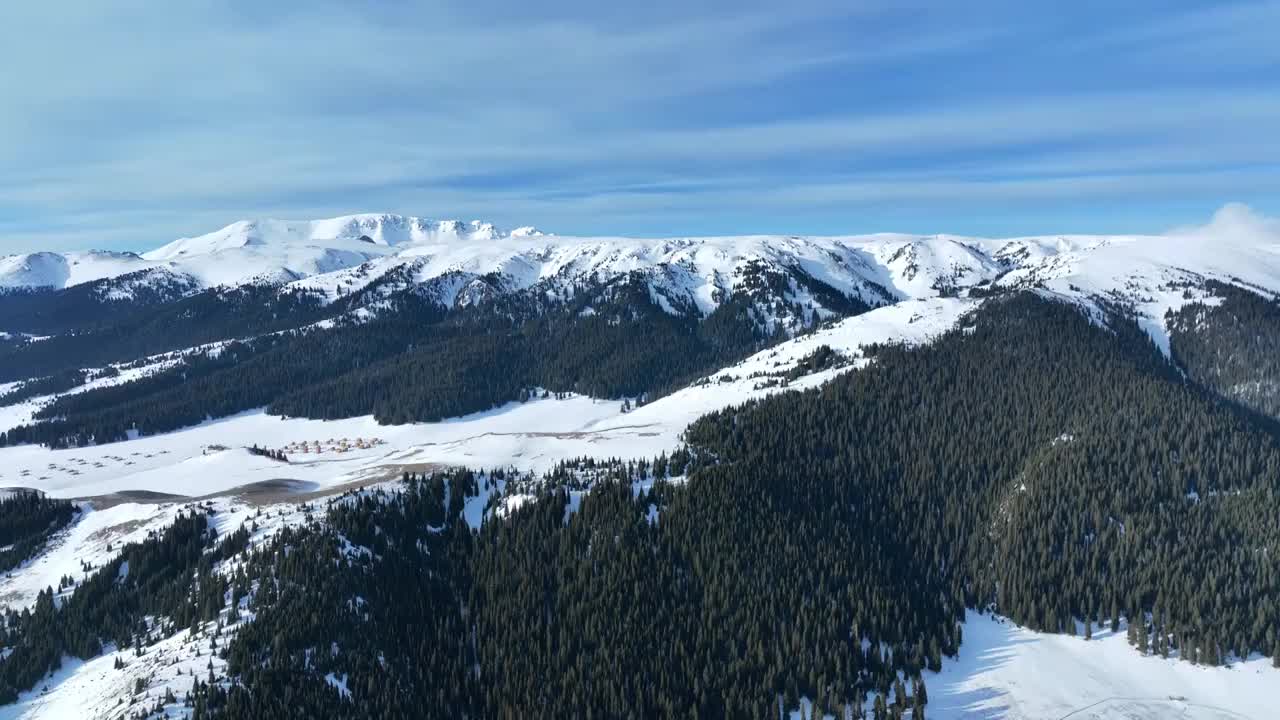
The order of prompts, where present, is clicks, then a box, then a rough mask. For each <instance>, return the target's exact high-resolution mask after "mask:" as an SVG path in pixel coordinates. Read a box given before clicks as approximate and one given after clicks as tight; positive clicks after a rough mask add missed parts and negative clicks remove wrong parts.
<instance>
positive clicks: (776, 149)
mask: <svg viewBox="0 0 1280 720" xmlns="http://www.w3.org/2000/svg"><path fill="white" fill-rule="evenodd" d="M1135 7H1136V6H1135ZM1274 8H1275V3H1269V2H1268V3H1240V4H1237V5H1232V6H1230V7H1228V8H1226V9H1222V8H1221V7H1209V6H1204V7H1199V8H1196V7H1189V8H1187V9H1186V10H1185V13H1166V12H1160V11H1159V10H1160V9H1159V8H1157V7H1155V6H1154V5H1153V6H1152V8H1151V11H1150V12H1145V13H1144V12H1138V11H1131V12H1130V13H1129V14H1128V15H1126V16H1125V18H1123V22H1117V23H1113V24H1110V25H1109V26H1108V27H1106V28H1101V27H1095V25H1100V23H1097V22H1096V21H1095V22H1092V23H1091V22H1089V20H1090V19H1089V18H1087V17H1081V16H1074V17H1073V16H1070V15H1065V16H1063V17H1058V18H1054V17H1039V15H1043V14H1036V16H1032V14H1031V13H1029V12H1018V11H1017V10H1018V8H1017V7H1014V6H1009V5H1008V4H1006V3H1001V2H989V3H979V4H977V5H972V6H966V7H964V8H960V7H955V8H952V7H950V6H937V5H936V4H934V5H929V6H926V8H919V7H917V8H912V7H908V6H905V5H903V4H901V3H888V2H860V3H852V4H851V3H847V2H795V3H787V4H785V5H780V4H777V3H759V4H755V5H752V4H746V5H743V4H732V5H731V4H727V3H712V4H699V7H698V8H697V9H696V10H694V9H690V8H688V7H686V6H685V4H676V3H671V4H663V3H659V4H658V5H654V6H645V7H643V8H641V7H637V8H631V7H628V6H608V7H603V6H599V5H598V4H587V3H576V2H570V3H566V4H555V3H553V4H551V5H543V4H539V6H538V7H537V8H536V9H534V8H533V7H532V6H524V5H515V4H509V3H499V4H483V3H482V4H475V3H469V4H441V3H437V4H432V5H429V6H428V5H424V4H418V3H400V2H378V3H368V4H363V5H352V4H349V3H338V2H312V3H305V4H304V3H296V2H281V3H270V4H252V3H248V2H244V0H236V1H235V2H230V3H227V2H215V1H214V0H198V1H196V2H189V3H179V4H167V5H157V4H155V3H145V2H141V1H140V0H121V1H120V2H117V3H111V4H103V3H98V2H92V1H90V0H61V2H53V3H45V4H34V3H31V4H24V5H21V6H15V7H12V8H6V9H5V10H3V11H0V63H3V64H4V66H5V67H6V68H10V69H13V70H15V71H13V72H5V73H0V96H2V97H5V98H6V101H5V102H4V103H0V137H5V138H8V139H11V141H10V142H5V143H0V252H3V251H12V250H20V249H30V248H35V247H69V246H84V245H93V246H101V245H114V246H125V245H127V246H132V247H140V246H146V245H153V244H156V243H159V242H163V241H165V240H167V239H170V238H171V237H173V236H175V235H180V234H190V233H194V232H200V231H204V230H208V229H211V228H212V227H216V226H218V225H221V224H224V223H225V222H229V221H231V220H233V219H236V218H238V217H243V216H252V215H283V216H290V217H306V216H310V215H324V214H336V213H340V212H351V211H357V210H365V209H379V210H381V209H385V210H393V211H405V212H417V213H424V214H435V215H451V216H452V215H463V216H471V215H475V216H484V217H487V218H490V219H493V220H496V221H498V222H502V223H506V224H524V223H526V222H534V223H538V224H543V225H547V226H549V227H551V228H553V229H558V230H562V231H571V232H573V231H576V232H601V231H605V230H610V231H613V232H618V233H625V232H651V231H654V230H667V229H671V230H673V231H681V230H683V231H686V232H691V233H692V232H730V231H750V230H753V229H755V228H765V227H771V228H776V227H778V226H779V225H783V224H786V225H788V226H790V227H794V228H795V229H796V230H797V231H816V232H829V231H836V230H850V231H851V230H858V229H863V228H861V227H859V224H860V223H865V222H871V221H877V222H880V221H890V220H893V219H895V218H899V217H902V216H903V215H902V214H903V213H905V212H907V210H906V209H909V210H910V212H911V213H915V214H916V215H913V217H915V216H917V215H919V214H920V213H925V214H929V217H928V218H927V220H928V222H930V223H931V224H932V225H933V226H934V227H938V228H946V227H948V223H950V222H955V223H956V225H961V224H964V225H965V227H966V228H967V229H969V230H970V231H981V230H982V228H981V227H980V226H976V223H975V221H974V217H975V216H974V215H973V214H966V215H958V214H957V211H956V208H957V207H965V208H968V209H969V210H981V212H982V213H985V214H986V215H988V216H991V217H994V216H996V215H998V214H1000V213H1001V212H1005V213H1007V212H1008V210H1007V209H1002V208H1003V207H1005V206H1007V205H1008V204H1009V203H1019V204H1021V205H1022V206H1024V208H1031V206H1035V207H1036V208H1038V210H1037V209H1024V210H1022V211H1020V213H1021V215H1020V216H1022V217H1030V216H1034V215H1036V214H1039V216H1040V217H1041V218H1042V221H1043V222H1046V223H1047V222H1052V221H1055V220H1056V219H1061V218H1062V217H1063V216H1064V215H1065V214H1067V213H1075V212H1078V209H1079V206H1080V203H1083V202H1086V201H1087V200H1088V199H1089V198H1105V199H1106V200H1108V201H1110V202H1115V201H1116V200H1117V199H1119V198H1132V199H1133V201H1134V202H1141V203H1147V204H1148V205H1150V206H1152V207H1154V205H1153V203H1157V202H1158V203H1159V204H1160V205H1161V206H1162V207H1167V206H1169V205H1170V204H1171V203H1176V202H1181V201H1187V200H1189V199H1196V198H1198V199H1200V200H1206V199H1208V198H1214V199H1217V198H1219V197H1221V195H1222V194H1223V193H1227V192H1235V191H1240V192H1242V193H1245V194H1249V193H1252V194H1253V195H1255V196H1256V195H1257V194H1259V193H1262V192H1266V191H1269V189H1270V190H1271V191H1273V190H1274V189H1275V188H1276V187H1277V183H1280V150H1277V149H1276V144H1275V143H1274V142H1273V141H1271V138H1270V136H1271V135H1272V134H1273V132H1272V128H1274V127H1276V124H1277V121H1280V99H1277V98H1280V95H1278V94H1277V93H1276V92H1275V88H1274V84H1272V86H1271V87H1268V86H1266V83H1260V82H1259V81H1258V78H1256V77H1254V76H1253V74H1252V73H1254V72H1255V71H1256V70H1257V69H1258V67H1259V63H1266V62H1267V58H1268V57H1270V56H1269V55H1268V53H1269V52H1271V51H1270V50H1268V49H1267V48H1269V47H1271V44H1270V43H1269V41H1267V40H1266V39H1265V38H1263V37H1262V36H1261V35H1260V34H1259V33H1258V32H1256V31H1255V27H1256V23H1257V22H1258V19H1259V18H1260V17H1263V18H1265V17H1268V15H1267V13H1269V12H1273V10H1274ZM926 10H927V11H926ZM1197 18H1198V19H1199V20H1200V21H1201V23H1202V25H1201V26H1202V27H1203V28H1206V29H1205V31H1204V32H1202V33H1200V34H1199V35H1196V34H1195V33H1194V30H1195V27H1196V26H1195V19H1197ZM1111 26H1115V27H1119V28H1120V29H1119V30H1111V29H1109V28H1110V27H1111ZM1055 33H1057V34H1058V35H1061V37H1055ZM1125 38H1129V41H1128V42H1125ZM1197 38H1199V40H1200V41H1201V45H1199V46H1197V47H1202V48H1204V47H1209V45H1206V43H1213V44H1214V47H1219V48H1220V49H1219V50H1218V53H1219V54H1220V55H1224V57H1222V58H1221V63H1220V65H1221V67H1222V68H1223V69H1222V70H1221V73H1220V75H1221V76H1220V77H1216V78H1212V79H1213V82H1206V81H1205V79H1206V77H1207V74H1208V73H1209V71H1208V70H1206V68H1205V63H1204V60H1203V58H1200V59H1196V60H1194V63H1195V64H1196V67H1195V72H1194V73H1193V75H1194V77H1195V78H1197V80H1196V81H1195V82H1182V81H1180V80H1179V79H1178V72H1177V71H1178V70H1179V67H1178V66H1177V64H1176V63H1177V55H1176V53H1174V54H1171V53H1173V51H1172V50H1171V49H1170V47H1169V46H1170V45H1171V44H1172V45H1174V46H1175V48H1176V47H1182V48H1190V47H1192V45H1193V42H1192V41H1193V40H1195V39H1197ZM1231 39H1234V40H1235V41H1237V43H1238V47H1236V49H1235V51H1232V50H1230V49H1228V48H1226V47H1225V46H1224V45H1223V44H1224V43H1226V42H1227V41H1228V40H1231ZM1175 40H1176V41H1177V42H1176V43H1175V42H1174V41H1175ZM1264 46H1265V47H1264ZM1143 53H1147V55H1146V56H1144V57H1156V54H1159V56H1160V57H1161V58H1162V62H1164V63H1165V65H1166V68H1167V69H1168V70H1169V72H1168V73H1166V74H1165V75H1162V76H1161V77H1160V78H1158V80H1159V81H1158V82H1157V81H1155V80H1153V77H1152V74H1151V73H1152V71H1151V68H1150V64H1149V63H1147V61H1146V60H1143V59H1142V57H1140V56H1142V54H1143ZM1246 56H1247V58H1246ZM1246 60H1247V62H1246ZM1068 61H1069V62H1068ZM1236 61H1238V62H1236ZM1189 62H1190V61H1189ZM1070 63H1076V65H1072V64H1070ZM1170 63H1173V64H1172V65H1171V64H1170ZM1130 70H1132V72H1130ZM1090 75H1096V78H1095V79H1094V81H1092V82H1083V80H1085V79H1086V78H1088V77H1089V76H1090ZM1126 78H1128V81H1126ZM1255 202H1256V201H1255ZM842 208H843V212H842ZM1152 222H1153V223H1155V224H1157V225H1160V224H1168V223H1164V222H1163V221H1162V220H1161V219H1160V218H1155V217H1153V218H1152ZM837 224H838V225H839V227H835V225H837ZM991 225H992V227H1001V226H1005V225H1007V223H999V222H996V223H991ZM957 229H960V228H957ZM1041 229H1043V230H1045V231H1050V230H1052V229H1054V228H1051V227H1043V228H1041Z"/></svg>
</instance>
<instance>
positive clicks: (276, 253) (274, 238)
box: [0, 214, 542, 289]
mask: <svg viewBox="0 0 1280 720" xmlns="http://www.w3.org/2000/svg"><path fill="white" fill-rule="evenodd" d="M541 234H542V233H540V232H539V231H538V230H536V229H534V228H532V227H521V228H517V229H516V230H513V231H511V232H506V231H504V230H500V229H499V228H497V227H495V226H494V225H493V224H492V223H488V222H484V221H480V220H472V221H470V222H462V221H458V220H428V219H426V218H419V217H410V216H404V215H392V214H364V215H346V216H342V217H335V218H328V219H324V220H305V221H291V220H269V219H264V220H242V221H239V222H235V223H232V224H230V225H228V226H226V227H224V228H222V229H220V230H215V231H214V232H211V233H207V234H205V235H199V236H196V237H187V238H179V239H177V240H174V241H173V242H171V243H169V244H167V245H164V246H162V247H159V248H157V249H155V250H152V251H149V252H145V253H142V254H140V255H139V254H136V253H128V252H106V251H89V252H67V253H54V252H36V253H28V254H22V255H10V256H6V257H3V258H0V288H51V289H59V288H67V287H72V286H75V285H80V284H83V283H89V282H94V281H99V280H104V279H110V278H115V277H119V276H122V275H129V274H134V273H138V272H140V271H142V272H149V271H154V270H157V269H161V270H164V271H165V272H166V273H168V274H169V275H183V276H186V277H188V278H190V279H191V281H192V282H193V285H194V286H195V287H213V286H218V285H241V284H246V283H276V284H279V283H285V282H289V281H292V280H296V279H298V278H302V277H307V276H311V275H317V274H323V273H330V272H334V271H336V270H341V269H344V268H348V267H352V266H354V265H359V264H360V263H363V262H365V261H367V260H370V259H372V258H376V257H381V256H383V255H387V254H393V253H395V252H397V251H398V250H399V249H402V248H404V247H405V246H408V245H414V244H431V243H449V242H479V241H485V240H495V239H499V238H505V237H515V238H529V237H537V236H540V235H541Z"/></svg>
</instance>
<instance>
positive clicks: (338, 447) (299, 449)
mask: <svg viewBox="0 0 1280 720" xmlns="http://www.w3.org/2000/svg"><path fill="white" fill-rule="evenodd" d="M384 444H386V441H385V440H383V439H382V438H376V437H367V438H366V437H357V438H345V437H344V438H329V439H327V440H323V441H321V440H301V441H297V442H291V443H289V444H288V445H285V446H284V448H282V449H283V451H284V453H285V454H286V455H323V454H326V453H348V452H353V451H356V450H369V449H372V448H375V447H378V446H379V445H384Z"/></svg>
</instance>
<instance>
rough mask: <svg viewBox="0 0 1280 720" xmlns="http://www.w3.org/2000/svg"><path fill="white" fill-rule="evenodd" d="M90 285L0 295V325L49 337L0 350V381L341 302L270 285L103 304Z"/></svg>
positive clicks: (238, 332)
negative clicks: (56, 316) (44, 316)
mask: <svg viewBox="0 0 1280 720" xmlns="http://www.w3.org/2000/svg"><path fill="white" fill-rule="evenodd" d="M91 286H92V284H89V285H83V286H82V285H77V286H74V287H72V288H67V289H66V290H61V291H57V292H52V293H50V292H36V293H9V294H0V322H8V323H9V324H0V327H4V328H6V329H23V328H24V327H34V328H39V329H41V334H50V335H51V336H50V337H47V338H44V339H41V340H26V341H24V342H21V343H13V344H5V345H0V382H7V381H13V380H22V379H25V378H30V377H35V376H42V375H49V374H51V373H58V372H62V371H66V370H73V369H77V368H85V367H101V366H105V365H108V364H110V363H117V362H127V361H130V360H134V359H136V358H139V357H143V356H147V355H155V354H158V353H162V352H167V351H171V350H178V349H182V348H188V347H194V346H196V345H200V344H203V343H208V342H214V341H217V340H225V339H228V338H240V337H250V336H255V335H261V334H263V333H269V332H276V331H280V330H286V329H289V328H296V327H300V326H303V325H306V324H308V323H312V322H316V321H318V320H322V319H325V318H328V317H332V316H335V315H337V314H339V313H341V312H343V311H344V309H345V305H343V304H342V303H335V304H331V305H325V304H323V303H322V302H321V301H320V300H319V299H318V298H316V297H315V296H313V295H310V294H307V293H303V292H296V291H295V292H282V291H281V289H280V288H279V287H277V286H274V285H245V286H242V287H236V288H225V287H223V288H213V289H209V290H203V291H200V292H197V293H195V294H193V295H185V296H174V297H169V296H168V294H161V295H160V296H159V297H157V298H153V299H150V300H148V299H147V298H146V297H143V298H138V299H136V300H109V299H108V300H104V299H102V298H100V297H99V296H98V295H97V294H95V292H94V290H95V288H94V287H91ZM64 306H65V307H66V309H65V311H64V310H62V308H63V307H64ZM26 312H34V313H37V314H38V313H41V312H58V313H63V312H65V314H67V315H69V316H70V317H71V318H83V319H85V322H83V323H75V322H70V321H68V322H70V324H64V323H62V322H61V321H50V323H48V324H40V325H32V324H31V323H30V322H27V323H23V322H20V321H19V320H18V318H20V317H23V316H24V313H26Z"/></svg>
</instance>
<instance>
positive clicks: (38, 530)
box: [0, 490, 76, 572]
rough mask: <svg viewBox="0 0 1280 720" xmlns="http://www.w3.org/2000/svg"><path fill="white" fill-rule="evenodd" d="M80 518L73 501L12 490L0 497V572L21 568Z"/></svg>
mask: <svg viewBox="0 0 1280 720" xmlns="http://www.w3.org/2000/svg"><path fill="white" fill-rule="evenodd" d="M75 515H76V506H75V505H74V504H72V503H71V502H70V501H69V500H55V499H53V498H48V497H45V496H44V495H43V494H41V493H38V492H31V491H25V490H18V491H10V492H9V493H8V494H6V495H5V496H4V497H3V498H0V548H3V549H0V572H7V571H9V570H12V569H13V568H15V567H17V566H19V565H21V564H22V563H23V562H25V561H26V560H28V559H29V558H31V557H32V556H33V555H35V554H36V553H37V552H39V550H40V549H41V548H43V547H44V545H45V541H47V540H48V539H49V537H50V536H51V535H53V534H54V533H56V532H57V531H59V530H61V529H62V528H64V527H66V526H67V523H69V522H71V520H72V519H73V518H74V517H75Z"/></svg>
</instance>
